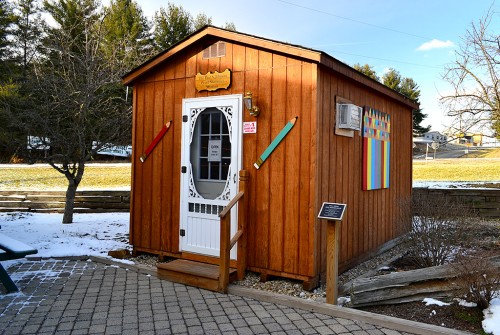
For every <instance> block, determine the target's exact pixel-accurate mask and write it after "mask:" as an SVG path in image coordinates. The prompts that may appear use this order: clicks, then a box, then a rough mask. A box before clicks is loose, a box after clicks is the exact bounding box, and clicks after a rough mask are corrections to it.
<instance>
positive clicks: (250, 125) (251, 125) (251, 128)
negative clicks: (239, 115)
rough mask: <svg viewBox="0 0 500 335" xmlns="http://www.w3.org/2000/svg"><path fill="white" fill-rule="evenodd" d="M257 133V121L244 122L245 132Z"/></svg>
mask: <svg viewBox="0 0 500 335" xmlns="http://www.w3.org/2000/svg"><path fill="white" fill-rule="evenodd" d="M256 133H257V122H256V121H252V122H243V134H256Z"/></svg>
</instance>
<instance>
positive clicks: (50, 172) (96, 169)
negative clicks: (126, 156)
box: [0, 164, 131, 191]
mask: <svg viewBox="0 0 500 335" xmlns="http://www.w3.org/2000/svg"><path fill="white" fill-rule="evenodd" d="M130 175H131V168H130V165H129V164H120V165H104V166H96V165H90V166H87V167H86V168H85V173H84V175H83V180H82V182H81V184H80V185H79V186H78V189H124V188H130ZM67 185H68V183H67V180H66V178H65V177H64V176H63V175H62V174H60V173H59V172H57V171H56V170H54V169H53V168H51V167H49V166H40V165H36V166H25V165H24V166H20V167H2V168H0V189H1V190H6V191H8V190H65V189H66V188H67Z"/></svg>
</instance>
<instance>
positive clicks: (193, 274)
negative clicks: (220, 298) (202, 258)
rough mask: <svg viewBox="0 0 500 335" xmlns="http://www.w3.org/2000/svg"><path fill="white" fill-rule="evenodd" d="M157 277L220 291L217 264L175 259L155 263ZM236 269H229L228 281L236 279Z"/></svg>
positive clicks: (221, 289)
mask: <svg viewBox="0 0 500 335" xmlns="http://www.w3.org/2000/svg"><path fill="white" fill-rule="evenodd" d="M157 271H158V277H159V278H161V279H165V280H168V281H172V282H175V283H180V284H184V285H189V286H194V287H199V288H203V289H206V290H210V291H216V292H221V291H223V288H221V287H219V279H220V268H219V266H218V265H213V264H206V263H200V262H195V261H189V260H185V259H176V260H174V261H172V262H169V263H159V264H158V265H157ZM236 275H237V271H236V269H234V268H231V269H230V270H229V282H232V281H234V280H235V279H236Z"/></svg>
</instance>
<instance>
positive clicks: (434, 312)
mask: <svg viewBox="0 0 500 335" xmlns="http://www.w3.org/2000/svg"><path fill="white" fill-rule="evenodd" d="M436 314H437V313H436V310H434V309H433V310H432V312H431V313H430V314H429V315H430V316H434V315H436Z"/></svg>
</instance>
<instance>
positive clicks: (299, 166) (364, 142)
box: [123, 26, 418, 289]
mask: <svg viewBox="0 0 500 335" xmlns="http://www.w3.org/2000/svg"><path fill="white" fill-rule="evenodd" d="M123 82H124V84H125V85H127V86H133V135H132V142H133V143H132V145H133V155H132V196H131V212H130V242H131V244H132V245H133V246H134V251H135V252H147V253H153V254H157V255H160V256H162V257H174V258H177V259H181V260H184V261H187V260H189V261H197V262H202V263H208V264H219V262H220V261H221V259H220V255H221V253H220V250H221V246H220V243H222V241H221V232H220V218H219V213H220V212H221V210H222V209H223V208H224V207H225V206H227V205H228V203H229V202H230V201H231V200H232V199H233V198H234V197H235V196H236V195H237V194H238V192H239V191H241V190H240V189H239V188H241V187H244V188H245V190H244V192H241V193H244V195H243V198H244V199H245V204H246V210H245V209H243V208H239V207H238V206H240V205H241V204H239V205H237V206H235V207H234V208H233V209H232V213H233V215H232V216H231V219H230V223H231V236H233V235H235V234H236V231H237V230H238V227H240V228H241V225H242V224H244V230H243V231H242V232H241V233H239V234H236V235H237V236H236V237H241V239H240V240H239V242H238V244H239V245H240V246H239V247H238V248H236V247H235V248H233V250H232V251H231V261H230V264H231V266H232V267H236V266H240V267H241V266H242V267H243V268H244V269H243V270H245V269H246V270H251V271H255V272H257V273H260V274H261V276H262V278H265V277H266V276H279V277H286V278H293V279H297V280H301V281H303V282H304V284H305V285H304V286H305V287H306V288H308V289H311V288H314V287H315V286H316V285H317V284H318V281H319V279H320V278H321V274H323V273H324V272H325V269H326V234H325V229H326V223H325V220H321V219H318V218H317V216H318V212H319V210H320V208H321V205H322V203H323V202H335V203H343V204H347V207H346V208H347V210H346V214H345V216H344V219H343V221H342V223H341V238H340V251H339V255H338V259H339V268H340V270H341V271H342V270H345V269H347V268H349V267H351V266H353V265H354V264H356V263H358V262H360V261H361V260H363V259H366V258H367V257H369V256H370V255H373V254H374V253H376V252H377V251H378V250H380V248H381V247H383V246H384V245H386V244H387V243H388V242H390V241H391V240H394V239H395V238H397V237H398V236H400V235H401V234H402V233H404V232H405V229H406V228H405V226H404V225H403V224H402V220H401V210H400V207H399V203H400V201H401V200H402V199H404V198H406V197H410V196H411V189H412V111H413V110H414V109H416V108H418V105H416V104H415V103H414V102H412V101H410V100H408V99H407V98H405V97H404V96H402V95H400V94H398V93H397V92H395V91H393V90H390V89H388V88H387V87H385V86H384V85H382V84H380V83H378V82H376V81H374V80H372V79H370V78H368V77H367V76H365V75H363V74H361V73H359V72H357V71H356V70H354V69H353V68H351V67H349V66H348V65H346V64H344V63H342V62H340V61H338V60H336V59H335V58H333V57H331V56H329V55H328V54H326V53H324V52H321V51H317V50H312V49H308V48H304V47H301V46H296V45H290V44H287V43H282V42H278V41H273V40H269V39H265V38H261V37H257V36H252V35H247V34H243V33H240V32H233V31H227V30H224V29H220V28H216V27H212V26H207V27H205V28H203V29H201V30H199V31H197V32H195V33H194V34H192V35H191V36H189V37H188V38H186V39H184V40H183V41H181V42H179V43H177V44H176V45H174V46H173V47H171V48H170V49H168V50H165V51H164V52H162V53H161V54H159V55H157V56H156V57H154V58H152V59H150V60H148V61H147V62H145V63H144V64H142V65H141V66H139V67H137V68H136V69H134V70H133V71H131V72H130V73H128V74H126V75H125V76H124V77H123ZM247 92H251V93H252V102H253V105H254V106H258V108H259V111H260V113H259V115H258V116H254V115H252V114H256V113H254V109H247V108H246V107H245V106H244V104H243V102H244V101H243V100H244V97H245V96H246V95H247ZM247 98H248V96H247ZM337 109H338V111H337ZM341 109H342V115H341ZM168 121H172V122H171V123H170V124H169V126H170V127H169V128H168V127H166V123H167V122H168ZM293 122H295V123H294V124H293ZM290 123H292V124H291V125H290ZM285 128H286V129H285ZM287 131H288V132H287ZM286 132H287V133H286ZM284 133H286V134H284ZM280 137H281V138H280ZM275 138H278V139H277V140H276V141H273V140H274V139H275ZM280 140H281V141H280ZM278 142H279V143H278ZM156 143H157V144H156ZM277 143H278V144H277ZM155 144H156V145H155ZM276 144H277V145H276ZM270 146H271V147H274V151H272V152H271V153H270V154H269V152H270V150H271V149H272V148H269V147H270ZM266 149H267V150H266ZM144 153H149V155H148V156H147V158H145V156H143V158H142V159H141V155H143V154H144ZM266 153H267V154H269V155H268V157H267V159H265V160H264V161H263V162H262V163H261V165H260V167H259V168H258V169H257V168H256V166H258V164H257V165H255V163H256V162H259V163H260V161H259V158H260V157H263V158H266ZM263 154H264V155H263ZM240 171H243V173H242V174H243V175H244V176H248V178H247V179H248V180H247V181H245V182H244V186H241V185H243V184H242V183H240V184H239V183H238V174H239V172H240ZM245 171H246V172H245ZM245 178H246V177H245ZM238 208H239V209H240V213H237V212H236V211H238ZM242 221H244V222H242ZM240 230H241V229H240ZM235 241H236V238H234V239H233V242H235ZM233 244H234V243H233ZM225 248H226V246H224V249H225ZM236 250H238V252H236ZM240 261H241V262H243V263H241V262H240ZM239 262H240V263H239ZM184 265H185V266H186V267H187V268H191V269H193V268H194V267H195V266H194V265H193V264H187V265H186V264H184ZM195 281H196V280H195Z"/></svg>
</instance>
